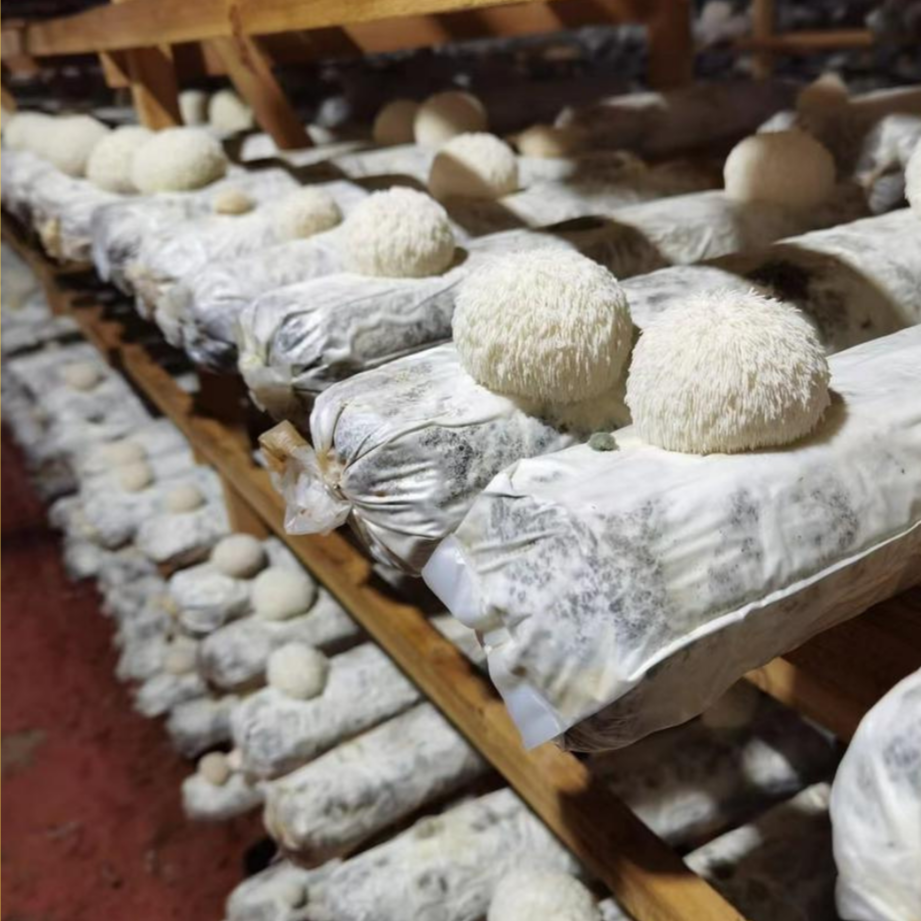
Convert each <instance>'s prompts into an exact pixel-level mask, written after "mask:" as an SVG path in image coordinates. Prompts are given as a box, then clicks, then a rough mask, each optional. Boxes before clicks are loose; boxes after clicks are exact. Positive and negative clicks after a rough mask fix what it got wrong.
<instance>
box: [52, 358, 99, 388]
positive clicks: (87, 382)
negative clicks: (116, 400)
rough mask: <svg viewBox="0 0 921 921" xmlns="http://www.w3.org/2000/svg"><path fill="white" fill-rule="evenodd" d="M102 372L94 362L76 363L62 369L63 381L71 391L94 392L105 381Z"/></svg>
mask: <svg viewBox="0 0 921 921" xmlns="http://www.w3.org/2000/svg"><path fill="white" fill-rule="evenodd" d="M103 376H104V375H103V373H102V370H101V369H100V368H99V366H98V365H97V364H95V363H94V362H92V361H74V362H71V363H70V364H69V365H64V367H63V368H62V369H61V379H62V380H63V381H64V383H65V384H66V385H67V386H68V387H70V389H71V390H81V391H87V390H92V389H93V388H94V387H96V386H97V385H98V384H99V383H101V382H102V379H103Z"/></svg>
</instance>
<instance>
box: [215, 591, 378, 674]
mask: <svg viewBox="0 0 921 921" xmlns="http://www.w3.org/2000/svg"><path fill="white" fill-rule="evenodd" d="M360 635H361V631H360V628H359V627H358V625H357V624H356V623H355V621H354V620H352V618H351V617H349V615H348V614H346V612H345V611H344V610H343V609H342V607H341V606H340V604H339V603H338V602H337V601H336V600H335V599H334V598H333V596H332V595H330V594H329V593H328V592H327V591H325V590H324V589H320V591H319V593H318V595H317V600H316V601H315V602H314V604H313V607H312V608H311V609H310V610H309V611H308V612H307V613H306V614H301V615H299V616H297V617H291V618H289V619H288V620H266V619H265V618H262V617H256V616H250V617H244V618H242V619H240V620H237V621H235V622H233V623H229V624H227V625H226V626H224V627H221V628H220V629H218V630H215V631H214V633H212V634H211V635H210V636H207V637H205V638H204V639H203V640H202V644H201V647H200V649H199V654H198V660H199V669H200V670H201V673H202V674H203V675H204V676H205V678H207V680H208V681H209V682H210V683H211V684H212V685H214V686H215V687H218V688H224V689H226V690H233V689H242V688H249V687H254V686H260V685H262V684H263V683H264V680H265V667H266V663H267V662H268V659H269V656H270V655H271V654H272V652H274V650H276V649H278V648H279V647H281V646H284V645H285V644H286V643H292V642H299V643H306V644H307V645H308V646H314V647H316V648H317V649H321V650H322V651H323V652H325V653H327V654H332V653H336V652H340V651H342V650H344V649H346V648H348V647H349V646H351V645H353V644H354V643H355V642H357V640H358V638H359V636H360Z"/></svg>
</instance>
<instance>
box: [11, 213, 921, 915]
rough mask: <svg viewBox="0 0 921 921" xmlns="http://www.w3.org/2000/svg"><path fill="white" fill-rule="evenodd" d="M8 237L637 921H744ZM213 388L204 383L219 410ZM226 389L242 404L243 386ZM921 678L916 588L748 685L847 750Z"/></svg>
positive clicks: (115, 324)
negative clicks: (522, 730)
mask: <svg viewBox="0 0 921 921" xmlns="http://www.w3.org/2000/svg"><path fill="white" fill-rule="evenodd" d="M3 237H4V240H5V241H6V242H7V243H9V244H10V245H12V246H13V247H14V248H15V249H16V250H17V252H18V253H19V254H20V256H22V257H23V258H24V259H25V260H26V261H27V262H28V263H29V264H30V266H31V267H32V268H33V270H34V271H35V272H36V273H37V275H38V276H39V278H40V279H41V280H42V283H43V285H44V288H45V291H46V293H47V295H48V299H49V301H50V303H51V304H52V306H53V309H54V310H55V311H56V312H59V313H65V314H67V315H69V316H71V317H73V318H74V319H75V320H76V322H77V324H78V325H79V327H80V329H81V331H82V333H83V334H84V336H85V337H86V339H87V340H88V341H89V342H91V343H92V344H93V345H94V346H95V347H96V348H97V349H98V350H99V352H100V354H101V355H102V356H103V357H104V358H105V359H106V361H108V362H109V363H110V364H111V365H112V366H113V367H115V368H116V369H118V370H120V371H121V372H122V373H123V374H124V375H125V377H126V378H127V379H128V380H129V381H130V382H131V383H132V384H133V385H134V386H135V387H136V388H137V389H138V390H139V391H140V392H141V393H142V394H143V395H144V396H145V397H146V398H147V399H148V400H149V401H150V402H151V403H152V404H153V405H154V406H156V407H157V409H158V410H159V411H160V412H162V413H163V414H164V415H165V416H167V417H168V418H170V419H171V420H172V421H173V422H174V424H175V425H176V426H177V427H178V428H179V429H180V430H181V431H182V432H183V434H184V435H185V436H186V438H187V439H188V440H189V443H190V445H191V446H192V447H193V449H194V451H195V453H196V456H197V457H198V458H199V459H200V460H201V461H202V462H203V463H207V464H209V465H210V466H212V467H213V468H214V469H215V470H216V471H217V472H218V474H219V476H220V477H221V480H222V483H223V484H224V491H225V496H226V498H227V503H228V510H229V514H230V518H231V521H232V522H233V524H234V526H235V527H236V528H238V529H240V530H247V531H251V532H255V533H257V534H265V533H267V532H273V533H275V534H276V535H277V536H278V537H279V538H281V539H282V540H283V541H284V542H285V543H286V544H287V546H288V547H289V548H290V549H291V550H292V552H293V553H294V554H295V555H296V556H297V558H298V559H299V560H300V561H301V562H302V563H303V564H304V565H305V566H306V567H307V568H308V569H309V570H310V571H311V572H312V573H313V574H314V576H315V577H316V578H317V579H318V580H319V581H320V582H321V583H322V584H323V585H324V586H325V587H326V588H327V589H328V590H329V591H330V592H331V593H332V594H333V595H334V596H335V597H336V598H337V599H338V600H339V602H340V603H341V604H342V605H343V606H344V607H345V609H346V610H347V611H349V613H350V614H351V615H352V616H353V617H354V618H355V619H356V621H358V622H359V623H360V624H361V625H362V627H364V628H365V630H366V631H367V632H368V634H369V635H370V636H371V637H372V639H373V640H375V641H376V642H377V643H378V644H379V645H380V646H381V647H382V648H383V649H384V650H385V651H386V652H387V653H388V654H389V655H390V656H391V657H392V658H393V660H394V661H395V662H396V663H397V665H399V666H400V668H402V669H403V671H404V672H405V673H406V674H407V676H408V677H410V678H411V680H413V681H414V682H415V683H416V684H417V685H418V687H419V688H420V689H421V691H422V692H423V693H424V694H425V695H426V696H427V697H428V698H429V699H430V700H431V701H432V703H433V704H435V705H436V706H437V707H438V708H439V709H440V710H441V711H442V712H443V713H444V714H445V716H446V717H447V718H448V719H449V720H450V721H451V722H452V723H453V724H454V725H455V727H456V728H457V729H458V730H459V731H460V732H461V733H462V734H463V735H464V736H465V737H466V738H467V739H468V741H469V742H470V743H471V744H472V745H473V746H474V747H475V748H476V749H477V750H478V751H480V753H481V754H482V755H483V756H484V757H485V758H486V759H487V760H488V761H489V762H490V763H491V764H492V765H493V766H494V767H495V768H496V770H497V771H498V772H499V773H501V774H502V775H503V776H504V778H505V779H506V781H507V782H508V783H509V784H510V786H512V787H513V788H514V789H515V790H516V791H517V793H518V794H519V795H520V796H521V797H522V799H523V800H524V801H525V802H527V803H528V804H529V806H530V807H531V808H532V809H533V810H534V811H535V812H536V813H537V815H539V816H540V818H541V819H542V820H543V821H544V822H545V823H546V824H547V826H548V827H549V828H550V829H552V830H553V832H554V833H555V834H556V835H557V836H558V837H559V838H560V840H561V841H562V842H563V843H564V844H566V845H567V846H568V847H569V848H570V849H571V850H572V851H573V853H574V854H576V855H577V856H578V857H579V859H580V860H581V861H582V862H583V863H584V864H585V866H586V867H588V868H589V870H590V871H591V872H592V873H593V874H594V875H595V876H596V877H597V878H598V879H599V880H601V881H602V882H603V883H605V885H607V886H608V887H609V888H610V889H611V891H612V892H613V893H614V894H615V895H616V896H617V898H618V899H619V900H620V901H621V903H622V904H623V905H624V907H625V908H626V909H627V910H628V911H629V912H631V914H633V915H634V916H635V917H636V918H637V919H638V921H679V919H687V918H707V919H708V921H729V919H739V921H742V919H741V916H740V915H739V914H738V912H737V911H736V910H735V909H733V908H732V907H731V906H730V905H729V904H728V903H726V902H725V901H724V900H723V899H722V898H721V897H720V896H719V895H718V894H717V893H716V892H715V891H714V890H713V889H712V888H710V887H709V886H708V885H707V884H706V883H705V882H704V881H702V880H701V879H699V878H698V877H696V876H695V875H694V874H693V873H691V872H690V871H689V870H688V869H687V868H686V867H685V866H684V864H683V863H682V861H681V860H680V858H679V857H678V855H677V854H676V853H675V852H674V851H673V850H672V849H671V848H670V847H668V846H667V845H666V844H665V843H664V842H663V841H661V839H659V838H658V837H657V836H656V835H654V834H653V833H652V832H651V831H649V830H648V829H647V828H646V827H645V826H644V825H643V824H642V823H641V822H639V820H637V819H636V817H635V816H634V815H633V814H632V813H631V812H630V811H629V810H628V809H627V808H626V807H625V806H624V804H623V803H621V802H620V801H619V800H618V799H617V798H616V797H614V796H613V795H612V794H611V793H610V792H609V791H608V790H606V789H604V788H602V787H600V786H597V785H595V784H593V782H592V777H591V774H590V773H589V771H588V769H587V768H586V766H585V765H584V764H583V763H582V762H581V761H580V760H579V759H578V758H577V757H575V756H573V755H571V754H567V753H564V752H562V751H560V750H558V749H557V748H555V747H554V746H553V745H544V746H541V747H539V748H537V749H535V750H533V751H530V752H528V751H525V750H524V748H523V747H522V745H521V742H520V740H519V737H518V733H517V731H516V729H515V727H514V725H513V724H512V722H511V720H510V718H509V716H508V714H507V713H506V711H505V707H504V705H503V704H502V702H501V700H500V699H499V698H498V696H497V695H496V694H495V692H494V691H493V689H492V687H491V685H490V684H489V682H488V681H487V680H486V679H485V678H484V677H483V676H482V675H481V674H480V673H479V672H477V671H475V670H473V669H472V668H471V666H470V665H469V663H468V662H467V660H466V659H465V658H464V657H463V656H462V655H461V654H460V652H459V651H458V650H457V649H456V648H455V647H454V646H453V645H452V644H451V643H449V642H448V641H447V640H445V639H444V638H443V637H441V635H440V634H439V633H438V632H437V631H436V630H435V629H434V628H432V627H431V626H430V625H429V624H428V623H427V620H426V617H425V615H424V613H423V612H422V611H421V610H420V609H418V608H416V607H414V606H413V605H411V604H408V603H406V602H404V601H402V600H400V599H398V598H396V597H394V596H393V595H392V594H390V593H389V592H388V591H387V590H386V589H385V588H383V587H381V586H379V584H378V583H377V581H376V580H375V579H374V574H373V568H372V564H371V562H370V561H369V560H368V559H367V558H366V557H365V556H364V555H362V554H361V553H360V552H359V551H358V550H357V549H356V548H355V547H354V546H353V545H352V544H351V543H350V542H349V541H348V540H346V539H345V538H344V537H343V536H342V535H341V534H338V533H333V534H331V535H328V536H309V537H308V536H292V535H290V534H287V533H286V532H285V530H284V524H283V514H284V503H283V501H282V499H281V497H280V496H279V495H278V493H277V492H276V491H275V490H274V488H273V486H272V484H271V481H270V475H269V473H268V472H267V471H266V470H264V469H262V468H261V467H259V466H257V465H256V463H255V462H254V460H253V457H252V452H251V450H250V447H251V446H250V443H249V441H248V439H247V438H246V437H245V435H244V434H243V433H242V431H241V428H240V427H239V426H238V425H235V424H234V423H233V421H232V420H231V421H228V420H223V421H222V420H221V419H219V418H217V417H216V416H215V415H214V414H206V413H205V412H203V411H202V409H201V402H202V401H196V400H195V399H193V397H192V396H190V395H189V394H188V393H187V392H186V391H184V390H182V389H181V388H180V387H179V386H178V384H177V383H176V381H175V380H174V379H173V378H172V377H171V376H170V374H169V373H168V372H167V371H166V370H164V368H163V367H162V365H161V363H160V361H159V360H158V358H157V357H155V356H154V355H152V354H151V352H150V350H149V349H148V347H146V346H145V345H143V344H139V343H138V342H137V341H136V339H137V336H136V335H134V334H132V333H129V331H128V330H127V329H126V327H125V325H124V323H123V322H122V321H120V320H117V319H113V318H112V315H111V314H112V312H111V306H106V304H104V303H103V302H102V301H103V300H104V299H103V298H99V297H98V296H95V295H94V293H93V290H92V288H90V289H87V288H86V286H85V285H84V284H80V285H75V284H74V282H75V281H76V280H80V281H81V282H85V280H86V279H87V277H88V274H87V273H86V272H83V273H80V272H77V271H75V270H74V269H72V268H71V269H67V268H61V267H60V266H56V265H55V264H53V263H51V262H50V261H49V260H48V259H47V258H46V257H45V256H44V255H42V254H41V253H40V252H39V251H38V249H37V248H35V247H34V246H32V245H30V244H29V243H28V242H27V240H26V238H25V235H24V234H22V233H21V232H18V231H17V229H16V228H14V227H13V226H12V223H11V222H10V221H9V219H8V218H5V219H4V230H3ZM217 380H218V383H216V382H215V380H214V379H213V378H207V379H206V380H205V381H204V383H205V385H206V386H207V388H208V389H209V390H210V391H212V394H213V393H214V392H215V391H217V394H218V396H219V395H220V390H221V386H220V383H219V382H220V380H221V379H217ZM226 380H227V385H226V388H227V389H228V390H229V391H230V392H231V393H232V392H233V391H234V390H235V385H236V383H237V381H236V379H235V378H227V379H226ZM212 402H213V401H212ZM919 665H921V588H916V589H913V590H911V591H909V592H906V593H904V594H902V595H900V596H898V597H896V598H893V599H891V600H890V601H887V602H884V603H883V604H880V605H877V606H876V607H875V608H873V609H871V610H870V611H867V612H866V613H864V614H863V615H861V616H860V617H858V618H855V619H854V620H852V621H849V622H846V623H844V624H842V625H840V626H838V627H836V628H834V629H832V630H829V631H827V632H826V633H823V634H820V635H819V636H817V637H815V638H814V639H813V640H811V641H810V642H809V643H807V644H806V645H804V646H803V647H801V648H800V649H798V650H795V651H794V652H792V653H790V654H789V655H787V656H785V657H784V658H781V659H776V660H774V661H773V662H771V663H769V664H767V665H766V666H764V667H763V668H761V669H758V670H757V671H755V672H753V673H751V674H750V675H748V676H747V677H748V679H749V680H750V681H752V682H753V683H754V684H756V685H757V686H759V687H761V688H762V689H763V690H765V691H766V692H768V693H769V694H771V695H772V696H774V697H775V698H777V699H778V700H780V701H781V702H783V703H785V704H787V705H789V706H792V707H794V708H795V709H797V710H799V711H800V712H802V713H803V714H804V715H806V716H808V717H810V718H812V719H814V720H815V721H816V722H818V723H820V724H822V725H824V726H826V727H827V728H829V729H831V730H832V731H833V732H835V733H836V734H837V735H839V736H841V737H842V738H845V739H847V738H850V736H851V735H852V734H853V732H854V730H855V729H856V727H857V724H858V723H859V721H860V719H861V717H862V716H863V715H864V714H865V713H866V711H867V710H868V709H869V708H870V707H871V706H872V705H873V704H874V703H875V702H876V701H877V700H878V699H879V698H880V697H881V696H882V695H883V694H884V693H885V692H886V691H887V690H888V689H889V688H891V687H892V686H894V685H895V684H896V683H897V682H898V681H900V680H901V679H902V678H903V677H905V676H906V675H908V674H909V673H910V672H912V671H914V670H915V669H916V668H918V667H919ZM599 816H603V817H604V819H603V821H599Z"/></svg>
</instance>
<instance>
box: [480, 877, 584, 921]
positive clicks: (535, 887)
mask: <svg viewBox="0 0 921 921" xmlns="http://www.w3.org/2000/svg"><path fill="white" fill-rule="evenodd" d="M486 919H487V921H536V919H541V921H551V919H552V921H601V911H600V909H599V908H598V904H597V902H596V901H595V897H594V896H593V895H592V894H591V892H589V890H588V889H586V888H585V886H584V885H583V884H582V883H581V882H579V880H577V879H576V878H575V877H574V876H571V875H570V874H569V873H561V872H559V871H557V870H548V869H547V868H545V867H531V868H521V869H518V870H513V871H512V872H511V873H509V874H507V875H506V876H504V877H503V878H502V879H501V880H499V884H498V885H497V886H496V889H495V892H494V893H493V897H492V901H491V902H490V903H489V911H488V912H487V914H486Z"/></svg>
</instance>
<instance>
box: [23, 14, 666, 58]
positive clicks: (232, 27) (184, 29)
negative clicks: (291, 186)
mask: <svg viewBox="0 0 921 921" xmlns="http://www.w3.org/2000/svg"><path fill="white" fill-rule="evenodd" d="M533 2H534V0H524V2H522V0H351V2H349V3H342V2H341V0H236V2H233V3H229V2H227V0H195V2H194V3H189V2H188V0H132V2H131V3H124V4H119V5H117V6H99V7H94V8H92V9H89V10H86V11H85V12H82V13H77V14H75V15H73V16H66V17H60V18H56V19H48V20H44V21H41V22H35V23H32V24H31V25H29V26H28V28H27V29H26V46H27V49H28V52H29V53H30V54H33V55H36V56H42V55H57V54H81V53H89V52H96V51H118V50H125V49H129V48H137V47H143V46H145V45H150V44H175V43H177V42H190V41H201V40H204V39H210V38H220V37H230V36H233V35H241V34H243V35H270V34H273V33H277V32H290V31H296V30H301V29H321V28H331V27H338V26H350V25H356V24H360V23H368V22H375V21H378V20H387V19H401V18H403V17H419V16H426V15H431V14H441V13H452V12H470V11H477V10H485V9H488V8H491V7H499V6H515V5H517V6H520V7H527V6H530V5H531V4H532V3H533ZM547 2H553V3H554V4H556V3H563V2H566V0H542V3H547ZM572 2H573V3H574V4H575V3H581V6H582V7H583V9H584V11H585V12H584V16H586V17H592V18H593V19H594V21H595V22H603V21H619V22H645V21H647V20H648V19H649V18H650V17H651V16H652V15H653V14H655V13H656V12H657V11H658V10H659V9H660V8H662V9H666V8H667V6H668V2H669V0H645V2H644V0H593V2H591V3H587V2H586V0H572Z"/></svg>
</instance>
